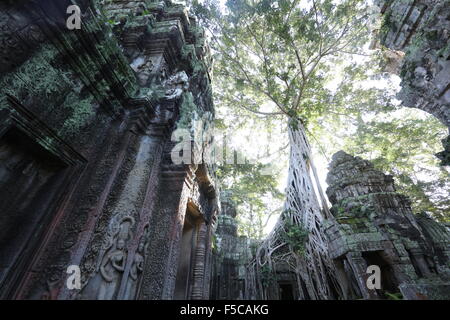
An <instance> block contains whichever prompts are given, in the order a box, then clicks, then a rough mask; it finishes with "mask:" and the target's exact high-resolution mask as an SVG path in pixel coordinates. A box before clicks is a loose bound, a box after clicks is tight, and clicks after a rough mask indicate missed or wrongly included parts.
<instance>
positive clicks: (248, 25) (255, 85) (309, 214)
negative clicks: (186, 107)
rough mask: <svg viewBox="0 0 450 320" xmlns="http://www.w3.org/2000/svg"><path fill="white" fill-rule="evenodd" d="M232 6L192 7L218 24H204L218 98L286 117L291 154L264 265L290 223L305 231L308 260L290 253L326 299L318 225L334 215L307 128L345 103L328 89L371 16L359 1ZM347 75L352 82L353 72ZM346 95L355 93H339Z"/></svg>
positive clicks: (240, 0) (363, 38)
mask: <svg viewBox="0 0 450 320" xmlns="http://www.w3.org/2000/svg"><path fill="white" fill-rule="evenodd" d="M226 7H227V12H226V14H224V15H222V14H221V12H220V10H217V6H216V7H215V6H214V5H212V4H211V3H206V4H203V5H199V4H198V3H194V8H196V13H197V15H200V16H201V17H206V18H210V20H209V21H213V22H212V23H211V22H210V23H207V24H206V25H207V27H208V28H209V29H210V32H211V35H212V37H213V47H214V49H215V50H216V52H217V55H216V60H217V67H216V68H215V72H216V78H215V79H216V86H217V87H219V88H221V92H220V93H219V96H220V99H221V100H222V101H223V102H225V103H226V104H227V105H232V106H236V107H238V108H240V109H243V110H246V111H250V112H253V113H255V114H257V115H259V116H264V117H271V118H273V117H275V118H277V119H279V118H280V117H283V118H284V119H285V121H286V124H287V126H286V127H287V131H288V136H289V142H290V148H291V150H290V166H289V177H288V189H287V190H286V192H287V200H286V204H285V208H284V209H285V210H284V212H285V214H284V215H283V218H282V219H280V220H279V223H278V224H277V227H276V228H275V230H274V231H273V232H272V234H271V236H269V237H268V239H267V240H266V241H265V244H264V245H263V246H262V248H261V250H260V253H261V252H262V251H265V253H264V254H263V255H264V256H265V260H266V261H260V263H261V264H262V265H264V264H265V263H269V264H270V263H271V261H270V259H271V256H272V254H275V251H276V248H281V247H283V246H286V245H287V243H286V242H285V243H283V242H282V243H281V245H280V243H279V241H280V239H282V238H283V237H282V235H281V232H284V229H285V228H284V223H285V222H289V223H290V224H296V225H299V226H300V225H301V226H302V227H304V228H306V229H307V230H308V231H309V242H308V243H307V245H306V250H305V255H304V257H301V258H300V257H298V255H296V253H295V252H294V251H292V250H290V252H291V254H292V255H294V256H296V257H297V259H296V260H297V263H296V266H295V272H297V274H298V275H299V276H301V277H302V278H303V280H304V281H305V282H306V283H307V284H308V291H309V292H308V294H309V296H311V297H315V298H328V297H330V296H331V291H332V289H331V288H330V283H329V281H327V280H326V279H325V278H326V276H325V275H326V274H332V273H333V272H331V270H325V269H329V268H331V265H332V264H331V263H324V261H325V262H327V259H328V258H327V256H326V250H325V246H326V245H325V241H324V240H323V239H322V235H321V234H320V232H319V230H318V229H317V226H318V222H320V220H321V219H323V217H324V215H325V216H326V215H327V214H329V213H327V211H328V207H327V205H326V204H325V202H326V201H325V197H324V196H323V192H322V191H321V189H320V184H318V183H317V174H316V173H315V170H314V166H313V163H312V155H311V150H310V145H309V143H308V138H307V136H306V133H305V126H306V125H307V124H308V122H310V121H312V120H314V119H316V118H317V117H318V116H320V115H321V114H322V113H323V112H325V111H326V110H327V109H328V105H331V104H332V103H333V98H334V97H339V94H338V93H336V91H335V90H332V89H330V88H328V87H327V84H328V83H329V81H330V78H331V77H330V75H331V74H333V72H335V68H336V66H338V65H340V64H343V63H344V61H345V57H346V56H348V55H349V54H350V55H351V54H355V53H356V50H357V48H359V47H362V46H363V45H364V44H365V42H367V37H368V36H369V35H370V32H369V30H368V23H367V22H368V21H369V20H368V19H369V18H370V17H369V14H368V12H367V10H365V9H366V7H365V3H364V1H359V0H345V1H341V2H339V3H336V2H335V1H331V0H310V1H299V0H280V1H269V0H261V1H252V0H235V1H228V2H227V4H226ZM211 8H212V9H211ZM211 17H212V18H213V19H211ZM345 71H346V69H345V68H344V69H343V70H341V72H342V73H344V74H345V75H346V76H347V77H349V78H352V76H353V75H354V73H352V72H348V73H345ZM350 71H351V70H350ZM344 89H345V90H347V91H348V90H350V89H349V87H345V88H343V89H341V88H338V91H339V90H344ZM315 189H317V190H318V194H319V198H320V199H318V197H317V194H316V192H315ZM320 202H322V206H321V205H320ZM328 262H329V261H328ZM313 278H314V279H315V282H316V286H315V287H314V286H313V285H312V283H313V281H314V280H313ZM299 289H300V290H302V289H301V288H299Z"/></svg>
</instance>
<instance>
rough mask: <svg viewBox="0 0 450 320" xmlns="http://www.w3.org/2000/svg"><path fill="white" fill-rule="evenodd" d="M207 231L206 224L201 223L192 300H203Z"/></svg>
mask: <svg viewBox="0 0 450 320" xmlns="http://www.w3.org/2000/svg"><path fill="white" fill-rule="evenodd" d="M206 231H207V227H206V224H205V222H204V221H203V222H201V224H200V225H199V228H198V236H197V245H196V249H195V256H194V259H195V261H194V270H193V273H192V274H193V279H192V282H193V284H192V292H191V299H192V300H202V299H203V289H204V288H203V282H204V279H205V267H206V265H205V262H206V261H205V258H206Z"/></svg>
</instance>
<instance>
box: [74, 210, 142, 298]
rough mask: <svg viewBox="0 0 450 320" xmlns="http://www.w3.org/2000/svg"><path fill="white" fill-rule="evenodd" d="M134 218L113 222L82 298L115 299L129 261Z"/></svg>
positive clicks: (124, 218) (126, 217)
mask: <svg viewBox="0 0 450 320" xmlns="http://www.w3.org/2000/svg"><path fill="white" fill-rule="evenodd" d="M134 223H135V221H134V218H133V217H130V216H125V217H123V218H121V219H120V220H113V222H112V223H111V225H110V227H109V228H108V232H107V237H106V238H105V239H104V243H103V245H102V248H101V249H100V254H99V256H98V262H97V268H96V273H95V275H94V277H93V278H92V279H90V280H89V279H88V280H87V281H86V283H85V284H84V285H85V288H84V289H83V291H82V293H81V298H87V299H98V300H111V299H114V298H115V295H116V293H117V290H118V287H119V285H120V282H121V279H122V274H123V272H124V270H125V269H124V268H125V263H126V259H127V254H128V253H127V250H126V247H127V243H128V241H129V240H130V239H131V238H132V232H131V229H132V227H133V226H134Z"/></svg>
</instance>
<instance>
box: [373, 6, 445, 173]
mask: <svg viewBox="0 0 450 320" xmlns="http://www.w3.org/2000/svg"><path fill="white" fill-rule="evenodd" d="M376 3H377V5H378V6H379V7H380V9H381V14H382V19H383V21H382V24H381V28H380V30H379V41H380V44H381V45H382V46H384V47H386V48H388V49H391V50H392V52H390V54H389V56H390V58H389V59H388V60H400V61H398V62H397V64H398V63H399V64H400V66H399V70H398V73H399V76H400V78H401V79H402V82H401V86H402V89H401V91H400V93H399V95H398V98H399V99H400V100H402V102H403V105H404V106H406V107H411V108H419V109H422V110H424V111H426V112H429V113H431V114H432V115H434V116H435V117H436V118H437V119H439V120H440V121H441V122H442V123H443V124H444V125H445V126H447V127H448V128H449V130H450V20H449V15H450V5H449V3H448V1H447V0H393V1H392V0H377V1H376ZM393 54H394V56H393ZM442 142H443V145H444V151H442V152H440V153H438V154H437V156H438V157H439V158H440V159H441V160H442V164H443V165H450V137H447V138H446V139H444V140H443V141H442Z"/></svg>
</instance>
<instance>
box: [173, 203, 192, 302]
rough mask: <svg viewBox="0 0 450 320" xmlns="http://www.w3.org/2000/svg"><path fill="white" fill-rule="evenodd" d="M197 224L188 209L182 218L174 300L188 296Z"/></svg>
mask: <svg viewBox="0 0 450 320" xmlns="http://www.w3.org/2000/svg"><path fill="white" fill-rule="evenodd" d="M196 234H197V224H196V223H195V219H194V217H193V215H192V214H191V213H190V211H189V210H188V211H187V212H186V216H185V218H184V225H183V231H182V235H181V240H180V242H181V243H180V257H179V259H178V269H177V278H176V281H175V293H174V296H173V298H174V300H186V299H188V298H189V296H190V291H191V290H190V289H191V288H190V287H191V278H192V277H191V273H192V272H191V270H192V264H193V260H194V259H193V256H194V252H195V243H196V242H195V239H196Z"/></svg>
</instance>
